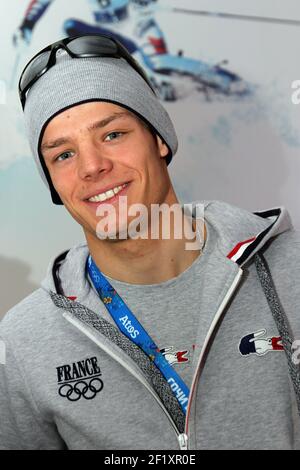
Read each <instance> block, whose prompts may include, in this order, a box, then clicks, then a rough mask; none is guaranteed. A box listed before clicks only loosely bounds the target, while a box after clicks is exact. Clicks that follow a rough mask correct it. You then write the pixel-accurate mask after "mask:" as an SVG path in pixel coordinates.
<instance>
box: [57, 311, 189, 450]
mask: <svg viewBox="0 0 300 470" xmlns="http://www.w3.org/2000/svg"><path fill="white" fill-rule="evenodd" d="M63 316H64V317H65V319H66V320H67V321H68V322H69V323H72V325H74V326H75V327H76V328H77V329H78V330H80V331H81V332H82V333H83V334H85V335H86V336H88V337H89V338H90V339H91V340H92V341H93V342H94V343H96V344H97V346H99V347H100V348H101V349H102V350H103V351H105V352H106V353H107V354H109V356H111V357H112V358H113V359H115V360H116V361H117V362H118V363H119V364H121V365H122V366H123V367H124V368H125V369H127V370H128V371H129V372H130V373H131V374H132V375H133V376H134V377H135V378H136V379H137V380H139V381H140V382H141V383H142V384H143V385H144V387H146V388H147V390H148V391H149V392H150V393H151V395H152V396H153V397H154V398H155V400H156V401H157V403H158V404H159V406H160V407H161V408H162V410H163V411H164V413H165V414H166V415H167V417H168V419H169V421H170V423H171V425H172V427H173V430H174V431H175V434H176V437H177V440H178V442H179V446H180V449H182V447H181V446H182V445H186V446H187V436H186V435H185V434H180V433H179V431H178V429H177V426H176V424H175V423H174V421H173V419H172V416H171V415H170V413H169V412H168V410H167V409H166V408H165V407H164V405H163V403H162V402H161V400H160V398H159V396H158V395H157V394H156V393H155V392H154V391H153V389H152V388H151V387H150V385H149V384H148V382H147V380H145V379H144V378H143V376H142V375H141V374H138V373H136V371H135V370H133V369H132V368H131V367H130V366H129V365H128V364H127V363H126V361H124V360H123V359H122V358H121V357H120V356H118V355H117V354H114V353H113V352H112V351H111V350H110V348H108V347H106V346H105V345H103V344H102V343H101V341H99V339H98V338H96V337H95V335H94V334H93V333H92V331H90V330H89V329H88V328H86V327H85V326H84V325H83V324H82V322H81V321H80V320H77V318H74V317H73V315H71V314H70V313H69V312H64V313H63ZM182 436H185V437H186V438H185V437H182ZM186 449H187V447H184V450H186Z"/></svg>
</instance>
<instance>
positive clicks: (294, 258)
mask: <svg viewBox="0 0 300 470" xmlns="http://www.w3.org/2000/svg"><path fill="white" fill-rule="evenodd" d="M266 256H267V257H268V259H269V260H270V263H272V264H274V267H275V265H276V266H277V267H279V268H280V266H285V267H289V268H290V269H291V271H293V270H294V269H298V270H299V269H300V231H298V230H295V229H293V228H292V229H289V230H287V231H285V232H283V233H280V234H279V235H276V236H275V237H273V238H272V239H271V240H270V241H269V243H268V245H267V247H266Z"/></svg>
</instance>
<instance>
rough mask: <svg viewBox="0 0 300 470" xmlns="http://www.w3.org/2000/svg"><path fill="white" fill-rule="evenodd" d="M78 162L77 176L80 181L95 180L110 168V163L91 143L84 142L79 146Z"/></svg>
mask: <svg viewBox="0 0 300 470" xmlns="http://www.w3.org/2000/svg"><path fill="white" fill-rule="evenodd" d="M78 162H79V163H78V175H79V177H80V178H81V179H90V180H93V179H96V178H97V177H98V176H99V174H100V173H102V172H103V171H104V172H105V171H109V170H110V169H111V168H112V161H111V160H110V159H109V158H107V157H106V156H105V155H103V153H102V152H101V151H100V150H99V148H98V147H97V145H95V143H93V142H85V143H84V144H82V145H81V146H80V149H79V159H78Z"/></svg>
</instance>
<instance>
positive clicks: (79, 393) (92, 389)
mask: <svg viewBox="0 0 300 470" xmlns="http://www.w3.org/2000/svg"><path fill="white" fill-rule="evenodd" d="M102 389H103V382H102V380H101V379H99V378H98V377H97V378H92V379H90V381H89V383H87V382H85V381H84V380H79V381H78V382H76V383H75V384H70V383H66V384H63V385H62V386H61V387H60V389H59V390H58V393H59V395H60V396H61V397H63V398H67V399H68V400H69V401H77V400H79V399H80V398H81V397H83V398H85V399H86V400H92V399H93V398H95V396H96V395H97V393H99V392H101V390H102Z"/></svg>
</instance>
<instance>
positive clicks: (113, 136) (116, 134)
mask: <svg viewBox="0 0 300 470" xmlns="http://www.w3.org/2000/svg"><path fill="white" fill-rule="evenodd" d="M121 135H123V132H111V133H110V134H108V135H107V136H106V137H105V140H108V141H111V140H115V139H117V138H118V137H120V136H121Z"/></svg>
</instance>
